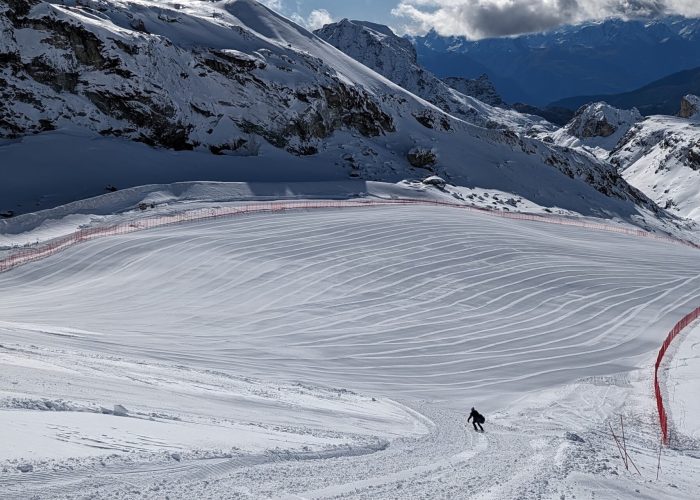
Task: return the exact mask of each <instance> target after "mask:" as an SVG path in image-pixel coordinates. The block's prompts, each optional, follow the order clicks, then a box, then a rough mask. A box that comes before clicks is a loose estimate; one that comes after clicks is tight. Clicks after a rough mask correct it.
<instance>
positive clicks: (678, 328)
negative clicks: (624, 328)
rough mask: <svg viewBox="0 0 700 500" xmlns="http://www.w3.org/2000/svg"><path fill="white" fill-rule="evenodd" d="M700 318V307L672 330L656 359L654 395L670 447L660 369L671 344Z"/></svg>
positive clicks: (665, 440)
mask: <svg viewBox="0 0 700 500" xmlns="http://www.w3.org/2000/svg"><path fill="white" fill-rule="evenodd" d="M698 318H700V307H698V308H697V309H695V310H694V311H693V312H691V313H690V314H688V315H686V316H685V317H684V318H683V319H682V320H680V321H679V322H678V323H676V325H675V326H674V327H673V328H672V329H671V331H670V332H669V333H668V336H667V337H666V340H665V341H664V343H663V345H662V346H661V349H660V350H659V355H658V356H657V358H656V364H655V365H654V394H655V395H656V408H657V410H658V411H659V425H660V427H661V437H662V439H663V443H664V444H666V445H668V440H669V438H668V414H667V413H666V408H665V407H664V398H663V395H662V394H661V385H660V384H659V368H660V367H661V363H662V362H663V360H664V356H665V355H666V351H668V348H669V346H670V345H671V342H673V340H674V339H675V338H676V337H678V335H679V334H680V333H681V332H682V331H683V330H685V328H686V327H687V326H688V325H690V324H691V323H692V322H693V321H695V320H697V319H698Z"/></svg>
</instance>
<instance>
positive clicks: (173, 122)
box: [0, 0, 664, 223]
mask: <svg viewBox="0 0 700 500" xmlns="http://www.w3.org/2000/svg"><path fill="white" fill-rule="evenodd" d="M0 25H1V26H2V32H3V37H2V40H3V44H2V46H1V47H0V75H1V76H0V78H2V86H1V87H0V93H1V94H2V95H1V99H0V133H1V134H2V135H3V136H4V137H6V138H11V139H12V140H9V141H5V142H3V143H0V165H1V167H0V168H3V169H7V171H10V170H11V172H12V175H11V176H7V175H5V177H6V178H7V179H8V182H3V183H2V184H1V185H0V203H2V206H0V212H2V213H3V214H5V215H11V214H12V213H22V212H27V211H31V210H36V209H38V208H43V207H50V206H55V205H56V204H58V203H65V202H67V201H71V200H70V198H71V197H73V198H72V199H77V198H79V197H86V196H93V195H97V194H101V193H102V192H104V189H105V188H109V189H112V188H123V187H129V186H135V185H142V184H149V183H167V182H173V181H175V180H179V181H186V180H203V178H204V180H218V179H220V178H224V179H225V180H241V179H240V178H236V177H237V176H238V175H239V174H238V172H240V176H241V177H245V179H243V180H248V179H249V176H251V175H256V176H257V178H256V180H267V181H279V180H284V181H292V180H299V179H298V177H300V176H303V179H304V180H310V179H312V178H313V177H314V175H315V176H317V177H320V178H324V179H329V178H335V179H347V178H348V177H356V178H362V179H368V180H389V181H394V182H396V181H400V180H402V179H406V178H416V177H425V176H427V175H430V174H432V173H436V174H438V175H440V176H441V177H443V178H445V179H447V180H449V181H451V182H452V183H453V184H458V185H463V186H477V187H480V188H488V189H497V190H500V191H503V192H507V193H513V194H516V195H517V196H520V197H523V198H526V199H529V200H531V201H532V202H534V203H536V204H538V205H540V206H546V207H561V208H564V209H568V210H572V211H575V212H578V213H582V214H585V215H600V216H603V217H613V216H619V217H622V218H624V219H627V220H633V219H634V220H637V222H638V223H641V221H640V220H639V219H638V217H639V216H642V217H644V216H652V217H654V216H655V215H654V214H656V216H658V215H661V216H664V215H663V213H662V212H660V211H659V210H658V208H657V207H655V206H654V205H653V204H652V203H651V202H650V201H649V200H647V199H646V198H645V197H644V196H643V195H641V194H640V193H638V192H637V191H636V190H634V189H632V188H631V187H630V186H629V185H628V184H627V183H626V182H625V181H624V180H623V179H622V178H620V177H619V175H618V174H617V172H615V171H614V169H612V168H610V167H609V166H607V165H605V164H602V163H600V162H598V161H596V160H594V159H592V158H589V157H588V156H586V155H581V154H578V153H575V152H572V151H570V150H566V149H563V148H559V147H556V146H554V145H547V144H545V143H542V142H540V141H537V140H535V139H530V138H524V137H521V136H519V135H517V134H515V133H514V132H512V131H510V130H486V129H484V128H479V127H475V126H473V125H471V124H468V123H466V122H465V121H463V120H460V119H457V118H455V117H453V116H451V115H449V114H445V113H444V112H442V111H440V110H439V109H438V108H436V107H434V106H432V105H430V104H428V103H426V102H425V101H424V100H422V99H420V98H418V97H416V96H414V95H413V94H411V93H409V92H407V91H405V90H403V89H401V88H400V87H398V86H397V85H395V84H393V83H391V82H389V81H388V80H386V79H385V78H383V77H381V76H380V75H378V74H377V73H376V72H374V71H372V70H371V69H369V68H367V67H366V66H364V65H362V64H360V63H359V62H357V61H355V60H354V59H352V58H350V57H348V56H346V55H345V54H343V53H342V52H340V51H339V50H337V49H336V48H334V47H332V46H331V45H329V44H327V43H325V42H324V41H322V40H321V39H320V38H318V37H316V36H315V35H313V34H312V33H310V32H308V31H306V30H303V29H302V28H300V27H299V26H297V25H296V24H294V23H292V22H291V21H289V20H288V19H285V18H283V17H281V16H279V15H277V14H275V13H274V12H272V11H271V10H269V9H267V8H266V7H264V6H262V5H261V4H259V3H257V2H255V1H253V0H232V1H224V2H207V1H192V2H188V3H187V4H182V3H177V2H171V1H165V0H164V1H153V0H114V1H102V0H99V1H98V0H85V1H81V2H79V3H76V2H74V1H73V0H53V1H42V0H14V1H13V2H11V3H7V2H5V3H2V4H0ZM441 85H442V84H441ZM450 92H452V91H450ZM473 102H474V103H478V101H475V100H473ZM483 107H484V109H486V108H489V109H491V110H496V108H491V107H488V106H487V105H483ZM497 111H498V113H499V116H503V115H504V113H507V112H505V111H503V110H500V109H499V110H497ZM516 115H517V114H515V113H513V114H512V116H516ZM517 116H519V115H517ZM52 129H58V130H55V131H53V132H48V133H47V131H52ZM38 132H43V133H41V134H40V135H39V136H38V137H27V134H33V133H38ZM17 139H19V140H17ZM102 140H107V143H103V142H100V141H102ZM129 141H138V142H142V143H146V144H147V145H154V146H161V147H165V148H170V149H175V150H189V149H192V150H195V151H193V152H187V151H183V152H180V153H178V154H177V155H173V154H171V151H167V150H160V151H158V150H154V149H151V148H147V149H143V148H141V145H139V144H134V143H133V142H129ZM38 145H40V147H38ZM98 145H99V147H98ZM107 150H108V151H110V154H109V155H105V154H104V151H107ZM215 155H230V156H227V157H220V156H218V157H217V156H215ZM28 158H31V161H28ZM215 160H216V161H215ZM219 160H220V161H219ZM199 166H202V169H203V170H201V171H198V167H199ZM155 172H157V175H156V173H155ZM314 172H315V174H314ZM3 173H5V172H3ZM115 175H117V176H119V178H120V179H121V183H120V184H119V185H117V186H114V184H113V183H112V182H113V181H111V180H110V179H111V178H112V177H114V176H115ZM635 218H636V219H635Z"/></svg>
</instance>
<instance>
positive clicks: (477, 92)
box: [442, 74, 508, 108]
mask: <svg viewBox="0 0 700 500" xmlns="http://www.w3.org/2000/svg"><path fill="white" fill-rule="evenodd" d="M442 81H443V82H445V83H446V84H447V85H449V86H450V87H452V88H453V89H455V90H456V91H457V92H461V93H462V94H464V95H468V96H471V97H474V98H475V99H479V100H480V101H481V102H484V103H486V104H489V105H491V106H497V107H499V108H508V105H507V104H506V103H505V102H504V101H503V99H502V98H501V96H500V94H499V93H498V91H497V90H496V87H495V86H494V85H493V82H492V81H491V80H490V79H489V77H488V75H486V74H483V75H481V76H480V77H479V78H475V79H469V78H460V77H448V78H443V80H442Z"/></svg>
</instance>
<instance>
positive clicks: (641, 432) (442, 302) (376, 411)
mask: <svg viewBox="0 0 700 500" xmlns="http://www.w3.org/2000/svg"><path fill="white" fill-rule="evenodd" d="M0 290H2V291H3V293H2V300H1V301H0V367H1V369H2V373H3V376H2V377H0V392H1V394H0V427H1V428H2V429H3V430H4V432H3V434H4V436H3V446H2V448H0V470H1V471H2V473H1V474H0V491H2V494H1V495H3V498H4V497H7V498H34V497H36V498H120V499H122V498H171V499H173V498H217V499H218V498H268V497H273V498H345V497H349V498H494V499H502V498H574V497H576V498H694V497H695V494H696V492H697V491H698V488H700V477H698V474H697V457H698V456H700V446H698V441H697V439H698V434H697V432H698V431H697V426H695V427H692V425H694V424H693V420H692V418H685V419H684V420H682V421H681V423H680V424H679V425H678V426H677V427H675V428H674V432H675V434H676V435H677V436H678V439H677V440H676V443H682V446H676V447H674V448H672V449H665V450H663V453H662V469H661V473H660V475H659V479H658V480H657V479H656V474H657V458H658V451H659V448H658V440H659V435H658V427H657V425H656V423H657V420H656V419H657V417H656V413H655V403H654V400H653V393H652V390H651V375H652V367H653V360H654V358H655V355H656V351H657V349H658V347H659V344H660V343H661V342H662V340H663V338H664V337H665V334H666V332H667V331H668V330H669V329H670V328H671V326H673V324H674V323H675V322H676V321H677V320H678V319H679V318H680V317H682V316H683V315H684V314H685V313H687V312H688V311H690V310H692V309H694V308H695V307H696V306H697V301H698V300H699V299H698V298H699V297H700V259H698V253H697V250H693V249H691V248H687V247H684V246H681V245H674V244H671V243H666V242H656V241H651V240H646V239H638V238H632V237H629V236H624V235H617V234H611V233H604V232H595V231H588V230H584V229H581V228H575V227H565V226H558V225H550V224H543V223H535V222H523V221H514V220H507V219H500V218H497V217H490V216H487V215H481V214H474V213H468V212H464V211H462V210H456V209H452V208H445V207H411V206H397V207H379V208H363V209H359V208H358V209H351V208H346V209H342V210H314V211H293V212H287V213H283V214H256V215H246V216H242V217H238V218H231V219H220V220H213V221H207V222H198V223H187V224H182V225H177V226H170V227H162V228H159V229H154V230H149V231H143V232H138V233H132V234H130V235H124V236H119V237H110V238H104V239H99V240H94V241H91V242H87V243H84V244H81V245H78V246H76V247H73V248H71V249H69V250H66V251H65V252H62V253H60V254H57V255H55V256H53V257H50V258H47V259H45V260H43V261H40V262H37V263H32V264H28V265H25V266H23V267H20V268H17V269H15V270H13V271H10V272H7V273H3V274H0ZM698 333H699V332H698V330H697V329H696V330H695V332H689V333H688V334H687V337H685V339H686V340H684V343H683V346H685V347H684V348H686V351H688V348H687V345H690V346H691V347H690V348H689V349H690V350H689V351H688V352H690V354H688V355H683V357H682V358H678V359H682V360H683V362H682V363H678V364H676V365H673V364H672V363H671V366H669V368H668V370H665V374H666V376H667V379H668V381H667V390H668V391H673V393H674V395H675V396H674V397H673V398H672V399H673V401H674V403H673V404H674V405H675V404H678V402H680V401H686V399H687V400H691V399H693V398H694V394H695V393H696V392H697V377H696V376H695V378H694V379H693V378H692V377H693V376H692V375H689V376H688V377H686V376H685V375H684V374H683V372H682V370H681V369H682V368H683V367H688V369H689V370H691V368H690V367H691V365H693V363H694V365H693V367H692V370H694V371H693V373H694V374H695V375H697V373H698V370H699V369H700V368H698V366H697V365H698V364H700V360H698V356H697V353H696V352H694V351H693V349H695V350H696V347H697V339H696V340H695V343H692V341H691V340H688V339H691V338H692V336H693V335H695V337H697V334H698ZM687 342H691V344H686V343H687ZM686 351H683V352H686ZM679 352H680V348H679ZM674 359H676V358H674ZM674 380H684V381H686V382H687V383H685V385H683V384H678V385H677V386H673V385H672V384H673V383H675V382H672V381H674ZM693 380H694V381H693ZM674 387H675V388H674ZM682 404H685V403H682ZM690 404H691V403H688V405H690ZM471 406H476V407H477V408H478V409H479V410H480V411H482V412H483V413H485V415H486V417H487V422H486V425H485V427H486V433H484V434H480V433H479V434H477V433H475V432H474V431H473V430H472V429H471V426H470V425H468V424H467V423H466V422H465V420H466V415H467V413H468V410H469V408H470V407H471ZM677 408H678V406H673V407H672V409H671V412H672V413H673V414H674V416H676V415H679V414H680V413H681V411H680V410H678V409H677ZM685 408H688V409H689V410H690V408H691V407H690V406H686V407H685ZM620 415H623V417H624V419H625V433H626V439H627V446H628V450H629V451H630V453H631V455H632V458H633V459H634V462H635V464H636V466H637V467H639V469H640V471H641V475H637V474H636V473H634V471H631V472H628V471H626V470H625V468H624V464H623V462H622V460H621V458H620V456H619V453H618V450H617V448H616V445H615V444H614V441H613V440H612V438H611V436H610V433H609V427H608V425H609V424H612V425H613V426H615V429H616V431H619V430H620V429H619V419H620ZM674 422H675V421H674ZM681 438H682V439H681ZM22 470H24V471H27V472H21V471H22Z"/></svg>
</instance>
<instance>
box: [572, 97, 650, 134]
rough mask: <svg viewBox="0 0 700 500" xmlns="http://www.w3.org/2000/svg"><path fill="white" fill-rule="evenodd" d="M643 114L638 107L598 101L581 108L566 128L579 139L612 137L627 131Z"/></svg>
mask: <svg viewBox="0 0 700 500" xmlns="http://www.w3.org/2000/svg"><path fill="white" fill-rule="evenodd" d="M641 119H642V115H641V114H639V111H637V110H636V109H631V110H621V109H616V108H613V107H612V106H608V105H607V104H606V103H604V102H597V103H594V104H590V105H588V106H583V107H582V108H580V109H579V110H578V111H577V112H576V115H574V118H573V120H571V122H570V123H569V124H568V125H567V126H566V130H567V131H568V132H569V133H570V134H571V135H572V136H574V137H578V138H579V139H590V138H593V137H605V138H607V137H611V136H613V135H615V134H619V133H620V132H621V131H622V133H623V134H624V133H626V132H627V130H629V128H630V127H631V126H632V125H634V124H635V123H637V122H638V121H640V120H641Z"/></svg>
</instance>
